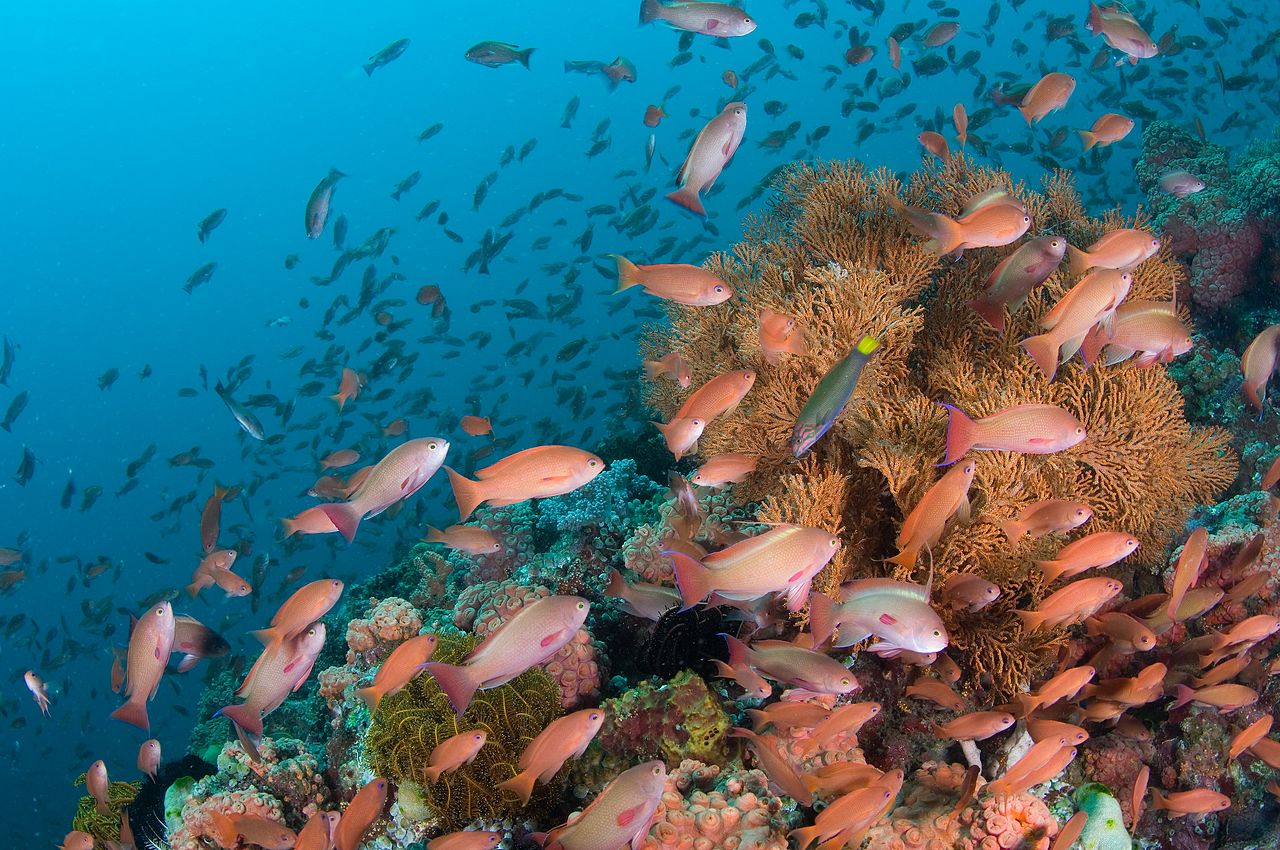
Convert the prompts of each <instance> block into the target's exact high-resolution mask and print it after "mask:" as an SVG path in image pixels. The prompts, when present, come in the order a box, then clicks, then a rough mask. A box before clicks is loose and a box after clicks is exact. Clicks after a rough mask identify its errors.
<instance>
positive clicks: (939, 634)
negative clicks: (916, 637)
mask: <svg viewBox="0 0 1280 850" xmlns="http://www.w3.org/2000/svg"><path fill="white" fill-rule="evenodd" d="M933 636H934V637H942V632H940V631H938V630H937V629H934V630H933Z"/></svg>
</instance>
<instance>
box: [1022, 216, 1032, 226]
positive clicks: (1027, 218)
mask: <svg viewBox="0 0 1280 850" xmlns="http://www.w3.org/2000/svg"><path fill="white" fill-rule="evenodd" d="M1022 223H1023V224H1030V223H1031V216H1029V215H1024V216H1023V217H1022Z"/></svg>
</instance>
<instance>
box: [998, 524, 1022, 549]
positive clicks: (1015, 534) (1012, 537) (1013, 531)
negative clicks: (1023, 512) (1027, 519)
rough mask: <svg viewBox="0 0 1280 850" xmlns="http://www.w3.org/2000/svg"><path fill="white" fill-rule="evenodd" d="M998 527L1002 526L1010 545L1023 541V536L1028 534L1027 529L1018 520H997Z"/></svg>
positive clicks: (1001, 528)
mask: <svg viewBox="0 0 1280 850" xmlns="http://www.w3.org/2000/svg"><path fill="white" fill-rule="evenodd" d="M996 525H998V526H1000V530H1001V531H1002V532H1004V536H1005V537H1007V538H1008V539H1009V543H1010V544H1013V543H1017V542H1018V541H1019V540H1021V539H1022V535H1024V534H1026V533H1027V527H1026V526H1025V525H1023V524H1022V523H1021V522H1019V521H1018V520H1016V519H1001V520H996Z"/></svg>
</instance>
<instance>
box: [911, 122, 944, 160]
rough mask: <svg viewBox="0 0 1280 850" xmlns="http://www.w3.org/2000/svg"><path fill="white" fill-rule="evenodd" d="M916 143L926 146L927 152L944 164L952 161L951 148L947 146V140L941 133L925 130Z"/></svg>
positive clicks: (917, 137)
mask: <svg viewBox="0 0 1280 850" xmlns="http://www.w3.org/2000/svg"><path fill="white" fill-rule="evenodd" d="M916 141H918V142H919V143H920V144H922V145H924V149H925V150H927V151H928V152H929V153H931V154H933V155H934V156H936V157H937V158H938V159H940V160H942V161H943V162H950V161H951V146H950V145H948V144H947V140H946V139H945V138H943V137H942V134H941V133H935V132H933V131H932V130H925V131H924V132H923V133H921V134H920V135H918V136H916Z"/></svg>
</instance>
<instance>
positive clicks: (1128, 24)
mask: <svg viewBox="0 0 1280 850" xmlns="http://www.w3.org/2000/svg"><path fill="white" fill-rule="evenodd" d="M1084 26H1085V29H1087V30H1089V32H1091V33H1093V34H1094V35H1101V36H1102V40H1103V41H1105V42H1106V43H1107V44H1109V45H1110V46H1111V47H1113V48H1115V49H1116V50H1119V51H1120V52H1121V53H1123V54H1125V55H1126V56H1128V57H1129V64H1130V65H1137V64H1138V60H1139V59H1150V58H1151V57H1153V56H1155V55H1156V54H1158V53H1159V52H1160V48H1159V47H1158V46H1157V45H1156V43H1155V42H1154V41H1152V40H1151V36H1150V35H1148V34H1147V31H1146V30H1144V29H1143V28H1142V25H1141V24H1139V23H1138V21H1137V20H1136V19H1135V18H1134V17H1133V15H1131V14H1130V13H1129V12H1128V11H1127V10H1126V9H1124V8H1123V7H1122V6H1098V5H1097V4H1095V3H1094V2H1093V0H1089V17H1088V18H1087V19H1086V20H1085V24H1084ZM1117 64H1119V63H1117Z"/></svg>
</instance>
